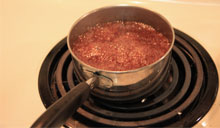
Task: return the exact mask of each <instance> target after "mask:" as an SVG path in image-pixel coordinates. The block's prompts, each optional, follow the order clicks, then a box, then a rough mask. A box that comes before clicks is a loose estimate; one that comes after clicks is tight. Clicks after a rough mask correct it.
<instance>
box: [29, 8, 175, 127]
mask: <svg viewBox="0 0 220 128" xmlns="http://www.w3.org/2000/svg"><path fill="white" fill-rule="evenodd" d="M118 20H120V21H136V22H142V23H145V24H148V25H150V26H152V27H153V28H155V29H156V31H158V32H160V33H162V34H163V35H164V36H165V37H167V38H168V40H169V42H170V43H171V46H170V48H169V50H168V51H167V52H166V53H165V55H164V56H162V57H161V58H160V59H159V60H157V61H156V62H154V63H153V64H150V65H147V66H144V67H141V68H137V69H134V70H128V71H108V70H102V69H97V68H95V67H92V66H90V65H87V64H86V63H84V62H83V61H81V60H80V59H78V58H77V57H76V56H75V54H74V52H73V51H72V44H73V43H74V41H75V40H76V39H77V37H78V36H79V35H81V34H83V33H84V32H85V31H87V29H88V28H89V27H92V26H95V25H96V24H97V23H105V22H111V21H118ZM174 38H175V37H174V30H173V28H172V26H171V25H170V23H169V22H168V21H167V20H166V19H165V18H164V17H163V16H161V15H160V14H158V13H156V12H153V11H150V10H147V9H145V8H140V7H136V6H111V7H104V8H100V9H96V10H94V11H91V12H89V13H88V14H86V15H84V16H82V17H81V18H80V19H79V20H77V21H76V22H75V23H74V25H73V26H72V28H71V30H70V32H69V34H68V38H67V45H68V49H69V51H70V53H71V55H72V58H73V62H74V64H75V65H76V67H77V69H78V70H79V71H80V72H81V73H82V74H83V76H84V77H85V78H86V79H87V81H85V82H82V83H80V84H79V85H77V86H76V87H74V88H73V89H71V90H70V91H69V92H68V93H67V94H66V95H65V96H64V97H62V98H60V99H59V100H57V101H56V102H55V103H54V104H52V105H51V106H50V107H49V108H48V109H47V110H46V112H44V113H43V114H42V115H41V116H40V117H39V118H38V120H37V121H36V122H35V123H34V124H33V125H32V127H55V126H56V127H57V126H60V125H62V124H63V123H65V121H66V120H67V119H68V118H69V117H70V116H71V115H72V114H74V112H75V111H76V109H77V108H78V107H79V106H80V105H81V104H82V103H83V102H84V101H85V100H87V99H88V97H89V94H90V92H91V90H92V89H93V88H100V89H104V90H106V91H111V90H117V88H118V87H120V89H123V88H124V89H125V90H124V91H130V90H126V89H129V86H133V85H135V86H136V87H142V86H153V85H151V84H148V83H150V82H151V81H152V80H155V78H156V79H160V78H159V77H160V74H161V73H162V72H163V71H164V69H165V68H166V66H168V65H169V63H170V57H171V50H172V47H173V45H174Z"/></svg>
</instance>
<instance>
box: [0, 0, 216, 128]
mask: <svg viewBox="0 0 220 128" xmlns="http://www.w3.org/2000/svg"><path fill="white" fill-rule="evenodd" d="M117 4H130V5H136V6H142V7H145V8H148V9H151V10H154V11H156V12H159V13H161V14H162V15H164V16H165V17H166V18H167V19H168V20H169V21H170V22H171V24H172V25H173V26H174V27H175V28H177V29H179V30H181V31H183V32H185V33H187V34H189V35H190V36H192V37H193V38H194V39H196V40H197V41H198V42H200V44H201V45H202V46H203V47H205V49H206V50H207V51H208V52H209V53H210V55H211V57H212V58H213V60H214V62H215V64H216V66H217V69H218V71H219V70H220V32H219V31H220V1H218V0H210V1H208V0H199V1H198V0H197V1H196V0H191V1H190V2H188V1H187V0H185V1H184V0H156V1H153V0H150V1H147V0H136V1H134V0H114V1H113V0H93V1H91V0H80V1H77V2H74V1H73V0H36V1H31V0H2V1H0V103H1V106H0V127H1V128H12V127H16V128H18V127H22V128H23V127H30V126H31V124H32V123H33V122H34V121H35V120H36V119H37V118H38V116H40V115H41V114H42V112H44V111H45V108H44V106H43V104H42V102H41V99H40V96H39V92H38V74H39V70H40V67H41V64H42V62H43V60H44V58H45V57H46V55H47V54H48V52H49V51H50V50H51V49H52V48H53V46H55V45H56V44H57V43H58V41H59V40H61V39H62V38H64V37H65V36H66V35H67V33H68V32H69V30H70V27H71V26H72V24H73V22H74V21H75V20H76V19H77V18H79V17H80V16H81V15H83V14H84V13H86V12H88V11H91V10H93V9H95V8H99V7H103V6H109V5H117ZM218 73H219V72H218ZM219 74H220V73H219ZM219 107H220V93H218V98H217V100H216V102H215V105H214V106H213V107H212V109H211V111H209V112H208V114H207V115H206V116H205V118H204V119H203V120H202V121H200V122H199V124H197V125H196V127H204V126H206V127H208V128H209V127H216V128H217V127H220V121H219V119H220V110H219Z"/></svg>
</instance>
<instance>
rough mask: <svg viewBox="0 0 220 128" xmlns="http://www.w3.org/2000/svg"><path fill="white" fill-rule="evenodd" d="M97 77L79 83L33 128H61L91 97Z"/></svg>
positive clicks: (41, 117)
mask: <svg viewBox="0 0 220 128" xmlns="http://www.w3.org/2000/svg"><path fill="white" fill-rule="evenodd" d="M96 81H97V78H96V77H93V78H90V79H88V80H87V81H86V82H82V83H79V84H78V85H77V86H76V87H74V88H73V89H71V90H70V91H69V92H68V93H67V94H66V95H65V96H63V97H61V98H60V99H59V100H57V101H56V102H55V103H53V104H52V105H51V106H50V107H49V108H48V109H47V110H46V111H45V112H44V113H43V114H42V115H41V116H40V117H39V118H38V119H37V120H36V121H35V122H34V123H33V125H32V126H31V128H42V127H60V126H61V125H63V124H64V123H65V122H66V120H67V119H68V118H69V117H70V116H72V115H73V114H74V113H75V112H76V110H77V108H79V107H80V106H81V105H82V103H83V102H84V101H86V100H87V99H88V97H89V94H90V91H91V89H92V88H93V87H94V83H95V82H96Z"/></svg>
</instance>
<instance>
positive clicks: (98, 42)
mask: <svg viewBox="0 0 220 128" xmlns="http://www.w3.org/2000/svg"><path fill="white" fill-rule="evenodd" d="M71 45H72V50H73V53H74V54H75V55H76V57H77V58H78V59H80V60H81V61H83V62H84V63H86V64H88V65H90V66H92V67H95V68H98V69H103V70H110V71H127V70H133V69H137V68H141V67H144V66H147V65H149V64H152V63H154V62H155V61H157V60H158V59H160V58H161V57H162V56H163V55H164V54H165V53H166V52H167V51H168V49H169V48H170V45H171V43H170V42H169V41H168V39H167V38H166V37H165V36H163V35H162V34H161V33H159V32H157V31H156V30H155V29H154V28H153V27H151V26H149V25H147V24H143V23H140V22H133V21H126V22H122V21H114V22H107V23H102V24H97V25H95V26H94V27H91V28H89V29H88V30H87V31H86V32H85V33H83V34H82V35H80V36H79V37H78V38H77V39H76V40H75V41H74V42H73V44H71Z"/></svg>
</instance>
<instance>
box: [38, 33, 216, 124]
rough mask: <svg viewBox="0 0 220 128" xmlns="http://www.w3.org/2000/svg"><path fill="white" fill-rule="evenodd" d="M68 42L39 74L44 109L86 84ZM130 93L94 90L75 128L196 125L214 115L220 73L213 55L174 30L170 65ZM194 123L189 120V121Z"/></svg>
mask: <svg viewBox="0 0 220 128" xmlns="http://www.w3.org/2000/svg"><path fill="white" fill-rule="evenodd" d="M66 44H67V41H66V38H64V39H63V40H61V41H60V42H59V43H58V44H57V45H56V46H55V47H54V48H53V49H52V50H51V51H50V53H49V54H48V55H47V57H46V58H45V60H44V63H43V64H42V67H41V70H40V74H39V81H38V82H39V83H38V86H39V92H40V96H41V99H42V101H43V103H44V105H45V107H49V106H50V105H51V104H52V103H53V102H55V101H56V100H58V99H59V98H60V97H62V96H64V95H65V94H66V93H67V92H68V91H69V90H70V89H72V88H75V86H77V84H78V83H79V82H80V81H84V80H86V79H85V78H84V77H83V75H82V73H81V72H79V71H78V68H77V66H76V65H74V63H73V61H72V59H71V55H70V52H69V51H68V49H67V46H66ZM147 84H148V86H142V87H139V88H137V87H136V88H135V89H134V87H135V86H130V88H131V87H132V89H131V90H130V91H129V92H128V91H122V90H114V89H111V90H103V89H101V88H94V89H93V91H92V92H91V95H90V97H89V99H88V100H87V101H86V102H84V104H83V105H82V106H81V107H80V108H79V109H78V110H77V112H76V113H75V114H74V115H73V116H72V118H69V119H68V121H67V122H66V126H70V127H82V126H85V127H109V126H110V127H120V126H124V127H128V126H134V127H143V126H145V127H146V126H153V127H164V126H171V127H192V126H194V125H195V124H196V123H198V122H199V121H200V120H201V119H202V118H203V117H204V116H205V115H206V113H207V112H208V111H209V109H210V108H211V106H212V105H213V102H214V101H215V98H216V94H217V91H218V74H217V70H216V67H215V65H214V63H213V61H212V59H211V58H210V56H209V55H208V53H207V52H206V51H205V49H203V48H202V47H201V45H199V44H198V42H196V41H195V40H193V39H192V38H191V37H189V36H188V35H186V34H184V33H182V32H181V31H179V30H175V43H174V47H173V50H172V58H171V65H170V66H167V68H165V70H164V71H163V73H162V74H161V75H160V79H159V80H158V79H157V78H156V79H155V80H152V81H151V83H147ZM189 119H190V120H189Z"/></svg>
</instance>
